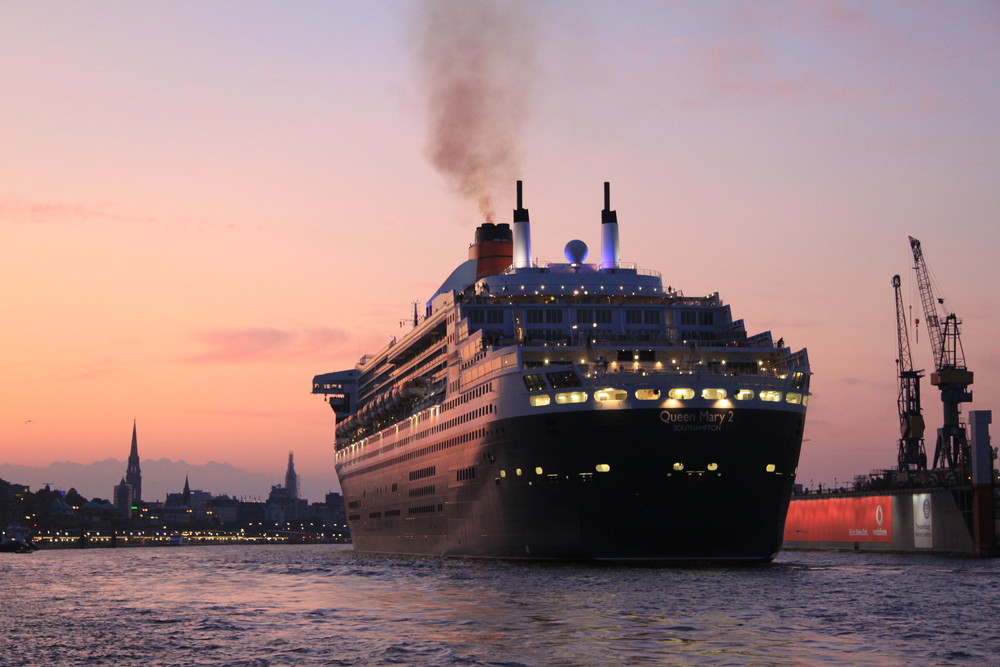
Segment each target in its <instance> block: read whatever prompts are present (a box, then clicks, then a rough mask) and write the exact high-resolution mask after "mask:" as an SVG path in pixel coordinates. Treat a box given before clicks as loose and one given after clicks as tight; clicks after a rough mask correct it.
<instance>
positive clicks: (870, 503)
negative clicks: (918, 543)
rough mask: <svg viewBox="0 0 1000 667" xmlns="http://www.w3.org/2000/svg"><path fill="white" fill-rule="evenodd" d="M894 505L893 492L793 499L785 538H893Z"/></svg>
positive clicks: (789, 539) (862, 540)
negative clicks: (885, 494)
mask: <svg viewBox="0 0 1000 667" xmlns="http://www.w3.org/2000/svg"><path fill="white" fill-rule="evenodd" d="M887 508H888V509H889V511H886V509H887ZM891 508H892V497H891V496H869V497H861V498H809V499H805V498H803V499H797V500H793V501H792V503H791V504H790V505H789V507H788V518H787V519H786V520H785V539H786V540H788V541H789V542H892V511H891Z"/></svg>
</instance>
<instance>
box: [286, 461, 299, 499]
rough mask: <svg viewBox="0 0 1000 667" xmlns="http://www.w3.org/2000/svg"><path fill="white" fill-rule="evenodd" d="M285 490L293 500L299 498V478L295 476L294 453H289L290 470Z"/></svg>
mask: <svg viewBox="0 0 1000 667" xmlns="http://www.w3.org/2000/svg"><path fill="white" fill-rule="evenodd" d="M285 490H286V491H287V492H288V495H289V496H291V497H292V498H293V499H294V498H298V497H299V476H298V475H296V474H295V463H294V462H293V461H292V452H288V470H287V471H286V472H285Z"/></svg>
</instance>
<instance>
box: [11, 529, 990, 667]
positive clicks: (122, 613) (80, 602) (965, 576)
mask: <svg viewBox="0 0 1000 667" xmlns="http://www.w3.org/2000/svg"><path fill="white" fill-rule="evenodd" d="M346 549H349V548H346ZM346 549H345V548H344V547H335V546H218V547H188V548H177V549H166V548H163V549H160V548H146V549H116V550H112V549H104V550H97V549H95V550H84V551H41V552H37V553H35V554H26V555H14V554H2V556H3V558H2V560H0V585H3V587H4V591H5V592H6V593H5V594H6V596H7V599H6V602H7V604H6V605H5V607H6V609H5V612H6V613H5V614H3V615H2V616H0V632H2V633H3V636H4V638H5V640H6V641H5V644H6V647H7V648H6V651H5V653H4V654H3V657H2V658H0V662H2V663H3V664H32V665H34V664H73V663H81V662H93V663H97V664H101V663H105V664H147V665H153V664H227V665H229V664H235V665H238V664H243V665H267V664H296V665H310V664H316V665H319V664H333V665H382V664H421V665H422V664H429V665H453V664H460V665H634V664H712V665H742V664H768V665H799V664H827V665H838V664H842V665H856V664H872V665H895V664H901V663H903V662H913V661H916V662H919V663H927V664H930V663H933V664H962V663H964V664H990V663H991V662H993V661H994V660H995V656H996V651H997V649H998V647H1000V631H998V629H997V625H998V624H996V623H995V622H994V621H993V620H992V619H991V617H992V616H993V615H994V613H995V612H994V610H995V609H996V608H997V605H998V604H1000V577H998V576H997V575H998V574H1000V563H997V562H996V561H972V560H952V559H935V558H930V557H916V556H908V557H904V556H880V555H870V554H807V553H787V554H782V555H781V556H780V557H779V559H778V560H777V562H776V563H775V564H773V565H771V566H768V567H754V568H689V569H655V568H648V569H647V568H625V567H592V566H583V565H552V564H546V565H527V564H513V563H503V562H478V561H463V560H443V559H438V558H409V557H376V556H366V555H361V554H355V553H353V552H351V551H349V550H346ZM957 601H961V603H958V602H957Z"/></svg>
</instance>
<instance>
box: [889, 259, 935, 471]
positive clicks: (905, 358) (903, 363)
mask: <svg viewBox="0 0 1000 667" xmlns="http://www.w3.org/2000/svg"><path fill="white" fill-rule="evenodd" d="M899 285H900V280H899V276H898V275H896V276H893V277H892V286H893V288H894V290H895V292H896V341H897V346H896V350H897V354H898V356H897V357H896V368H897V369H898V371H899V372H898V375H899V396H898V397H897V399H896V405H897V406H898V407H899V471H900V472H923V471H926V470H927V453H926V452H925V451H924V415H923V413H922V411H921V408H920V378H922V377H924V376H923V371H918V370H914V369H913V357H912V356H911V354H910V332H909V329H908V328H907V325H906V313H905V310H904V308H903V297H902V295H901V293H900V290H899Z"/></svg>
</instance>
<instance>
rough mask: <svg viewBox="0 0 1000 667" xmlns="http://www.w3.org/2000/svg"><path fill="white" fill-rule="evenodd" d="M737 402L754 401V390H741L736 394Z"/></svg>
mask: <svg viewBox="0 0 1000 667" xmlns="http://www.w3.org/2000/svg"><path fill="white" fill-rule="evenodd" d="M736 400H737V401H752V400H753V389H740V390H739V391H737V392H736Z"/></svg>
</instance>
